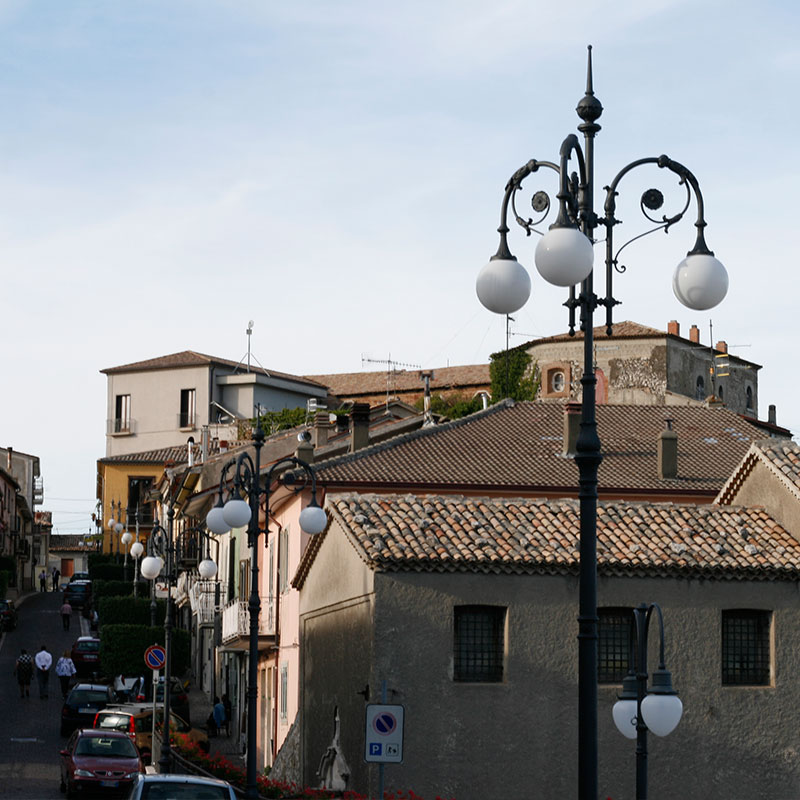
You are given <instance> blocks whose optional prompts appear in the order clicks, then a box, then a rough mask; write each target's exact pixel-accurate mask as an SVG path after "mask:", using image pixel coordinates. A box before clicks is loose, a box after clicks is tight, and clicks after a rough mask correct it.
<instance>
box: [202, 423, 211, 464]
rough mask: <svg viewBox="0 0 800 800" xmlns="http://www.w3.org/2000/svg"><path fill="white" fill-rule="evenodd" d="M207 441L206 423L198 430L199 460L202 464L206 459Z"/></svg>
mask: <svg viewBox="0 0 800 800" xmlns="http://www.w3.org/2000/svg"><path fill="white" fill-rule="evenodd" d="M208 441H209V430H208V425H203V428H202V430H201V431H200V461H201V463H203V464H205V463H206V460H207V459H208Z"/></svg>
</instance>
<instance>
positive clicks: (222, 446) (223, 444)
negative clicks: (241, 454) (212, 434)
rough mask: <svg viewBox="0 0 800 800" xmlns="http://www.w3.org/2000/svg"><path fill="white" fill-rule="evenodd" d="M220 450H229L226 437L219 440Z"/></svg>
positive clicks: (223, 451) (222, 451)
mask: <svg viewBox="0 0 800 800" xmlns="http://www.w3.org/2000/svg"><path fill="white" fill-rule="evenodd" d="M219 451H220V453H227V452H228V442H227V440H225V439H220V440H219Z"/></svg>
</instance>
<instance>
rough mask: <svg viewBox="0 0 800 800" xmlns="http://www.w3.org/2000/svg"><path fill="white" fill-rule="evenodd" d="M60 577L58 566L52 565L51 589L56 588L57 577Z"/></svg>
mask: <svg viewBox="0 0 800 800" xmlns="http://www.w3.org/2000/svg"><path fill="white" fill-rule="evenodd" d="M60 577H61V572H60V571H59V569H58V567H53V591H54V592H55V591H57V590H58V579H59V578H60Z"/></svg>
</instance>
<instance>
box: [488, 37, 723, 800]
mask: <svg viewBox="0 0 800 800" xmlns="http://www.w3.org/2000/svg"><path fill="white" fill-rule="evenodd" d="M591 56H592V53H591V47H590V48H589V58H588V69H587V80H586V92H585V94H584V96H583V98H582V99H581V100H580V102H579V103H578V107H577V109H576V111H577V113H578V116H579V117H580V119H581V123H580V124H579V125H578V131H579V132H580V133H582V134H583V137H584V141H583V145H581V142H580V141H579V139H578V137H577V136H576V135H575V134H570V135H569V136H567V137H566V139H564V141H563V143H562V145H561V150H560V155H559V159H558V161H557V162H553V161H537V160H536V159H531V160H530V161H528V162H527V163H526V164H524V165H523V166H522V167H520V168H519V169H518V170H517V171H516V172H515V173H514V174H513V175H512V176H511V178H510V179H509V181H508V183H507V184H506V188H505V194H504V197H503V202H502V206H501V214H500V227H499V228H498V229H497V230H498V232H499V234H500V246H499V247H498V250H497V253H496V254H495V255H494V256H492V258H491V260H490V261H489V263H488V264H487V265H486V266H485V267H484V268H483V269H482V270H481V272H480V274H479V275H478V279H477V284H476V289H477V294H478V298H479V299H480V301H481V303H482V304H483V305H484V306H485V307H486V308H488V309H489V310H490V311H493V312H495V313H498V314H504V315H508V314H512V313H514V312H515V311H518V310H519V309H520V308H522V306H523V305H525V303H526V301H527V300H528V297H529V295H530V291H531V281H530V277H529V276H528V273H527V272H526V270H525V269H524V267H523V266H522V265H521V264H520V263H519V262H518V261H517V260H516V258H515V257H514V256H513V255H512V254H511V251H510V249H509V246H508V233H509V227H508V216H509V211H511V213H512V214H513V216H514V219H515V221H516V222H517V223H518V224H519V225H520V226H521V227H522V228H523V229H524V230H525V232H526V233H527V234H528V235H530V234H531V233H537V234H539V235H540V236H541V239H540V240H539V243H538V245H537V246H536V251H535V258H534V261H535V264H536V269H537V271H538V272H539V274H540V275H541V276H542V277H543V278H544V279H545V280H546V281H548V282H549V283H551V284H555V285H556V286H562V287H565V288H568V289H569V295H568V298H567V300H566V303H565V305H566V306H567V308H568V309H569V333H570V335H574V333H575V318H576V317H575V315H576V312H579V314H580V317H579V322H580V328H581V330H582V332H583V375H582V377H581V387H582V395H583V397H582V404H581V424H580V434H579V437H578V441H577V446H576V455H575V462H576V464H577V467H578V487H579V488H578V498H579V506H580V568H579V612H578V796H579V798H581V800H597V796H598V744H597V742H598V737H597V698H598V693H597V638H598V621H597V486H598V481H597V476H598V467H599V465H600V462H601V460H602V453H601V448H600V439H599V437H598V435H597V422H596V414H595V397H596V392H595V389H596V382H597V380H596V377H595V371H594V335H593V324H594V323H593V318H594V312H595V309H597V308H598V307H599V306H603V307H604V308H605V311H606V314H605V317H606V319H605V324H606V332H607V333H608V335H611V334H612V332H613V328H612V326H613V322H612V311H613V308H614V306H615V305H617V304H618V303H619V301H618V300H616V299H615V298H614V296H613V294H612V278H613V274H614V272H615V271H618V272H624V271H625V267H624V266H622V265H620V263H619V260H618V258H619V253H620V251H621V250H622V249H623V248H624V247H626V246H627V244H630V242H632V241H634V239H638V238H640V237H639V236H636V237H634V238H633V239H631V240H630V241H629V242H626V244H624V245H622V247H619V248H618V249H616V250H615V246H614V229H615V226H616V225H618V224H619V222H620V220H618V219H617V218H616V216H615V211H616V200H617V196H618V193H619V186H620V183H621V182H622V180H623V178H625V177H626V175H628V173H630V172H631V171H632V170H634V169H637V168H638V167H641V166H645V165H650V166H654V167H657V168H659V169H662V170H667V172H670V173H672V174H673V175H675V176H676V177H677V179H678V185H679V186H682V187H683V188H684V189H685V192H686V200H685V204H684V205H683V208H682V209H677V210H676V213H674V214H672V215H667V214H662V215H661V216H660V217H657V216H656V214H655V212H656V211H658V210H659V209H660V208H661V207H662V205H663V203H664V197H663V195H662V193H661V192H660V191H659V190H657V189H649V190H648V191H646V192H645V193H644V194H643V195H642V198H641V210H642V213H643V214H644V215H645V217H646V218H647V219H648V220H650V222H652V223H653V224H654V226H655V227H653V228H652V230H651V231H648V232H653V231H656V230H663V231H665V232H666V231H668V230H669V229H670V228H671V227H672V226H673V225H675V224H676V223H677V222H679V221H680V220H681V219H683V217H684V214H685V213H686V211H687V210H688V209H689V207H690V206H691V205H692V203H694V205H695V207H696V209H697V216H696V220H695V223H694V225H695V228H696V239H695V243H694V246H693V247H692V249H691V250H689V252H688V253H687V255H686V258H684V259H683V261H681V262H680V264H678V267H677V269H676V270H675V273H674V275H673V279H672V288H673V292H674V293H675V296H676V297H677V299H678V300H679V301H680V302H681V303H682V304H683V305H685V306H687V307H688V308H691V309H695V310H698V311H702V310H705V309H709V308H712V307H714V306H716V305H717V304H718V303H720V302H721V301H722V299H723V298H724V297H725V294H726V293H727V290H728V275H727V272H726V271H725V268H724V267H723V265H722V264H721V263H720V262H719V261H718V260H717V259H716V258H715V257H714V254H713V253H712V252H711V250H709V248H708V246H707V245H706V242H705V236H704V231H705V227H706V221H705V208H704V203H703V196H702V194H701V192H700V187H699V184H698V182H697V179H696V178H695V176H694V175H693V174H692V173H691V172H690V171H689V170H688V169H687V168H686V167H684V166H683V165H682V164H680V163H678V162H677V161H673V160H672V159H671V158H669V157H667V156H665V155H661V156H653V157H647V158H640V159H638V160H636V161H632V162H631V163H629V164H627V165H626V166H624V167H623V168H622V169H621V170H620V171H619V172H618V173H617V174H616V176H615V177H614V178H613V179H612V181H611V182H610V183H609V184H608V186H606V187H604V191H605V204H604V207H603V214H602V216H601V215H599V214H597V213H596V212H595V210H594V193H595V183H594V160H595V159H594V139H595V136H596V134H597V133H598V131H599V130H600V126H599V125H598V124H597V120H598V119H599V117H600V115H601V114H602V111H603V107H602V105H601V104H600V101H599V100H598V99H597V98H596V97H595V96H594V89H593V82H592V58H591ZM571 162H572V167H571V166H570V163H571ZM547 171H550V172H554V173H555V176H556V179H557V183H558V191H557V193H556V199H557V201H558V211H557V215H556V219H555V222H554V223H553V224H552V225H551V226H550V228H549V230H548V231H547V232H546V233H543V232H541V231H539V230H537V228H536V226H537V225H539V224H541V223H542V222H544V220H545V219H546V217H547V216H548V213H549V211H550V198H549V196H548V195H547V193H546V192H544V191H536V192H535V193H533V195H532V198H531V206H532V208H533V210H534V212H535V213H536V215H537V216H538V218H537V219H536V220H534V219H531V218H529V219H525V218H523V217H522V216H521V214H520V213H519V211H518V210H517V205H516V198H517V194H518V193H519V192H520V191H521V189H522V183H523V181H524V180H525V179H526V178H528V177H529V176H530V175H532V174H537V175H538V174H540V173H542V172H547ZM598 228H599V229H602V231H603V238H602V239H600V240H599V241H602V242H604V244H605V258H604V265H603V266H604V268H605V269H604V277H605V296H604V297H601V296H598V295H597V294H595V285H594V278H595V270H594V245H595V244H596V243H598V238H597V237H596V235H595V231H596V230H597V229H598Z"/></svg>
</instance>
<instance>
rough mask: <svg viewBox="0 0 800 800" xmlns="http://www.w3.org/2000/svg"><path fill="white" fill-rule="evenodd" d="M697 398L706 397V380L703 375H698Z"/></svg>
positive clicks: (695, 394)
mask: <svg viewBox="0 0 800 800" xmlns="http://www.w3.org/2000/svg"><path fill="white" fill-rule="evenodd" d="M694 397H695V400H705V399H706V382H705V381H704V380H703V376H702V375H698V376H697V385H696V388H695V391H694Z"/></svg>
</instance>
